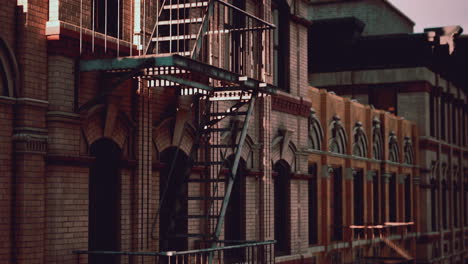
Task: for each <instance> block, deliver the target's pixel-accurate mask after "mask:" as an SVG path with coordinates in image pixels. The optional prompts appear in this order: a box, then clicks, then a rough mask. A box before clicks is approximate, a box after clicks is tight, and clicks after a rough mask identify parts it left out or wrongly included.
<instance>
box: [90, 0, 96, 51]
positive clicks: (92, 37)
mask: <svg viewBox="0 0 468 264" xmlns="http://www.w3.org/2000/svg"><path fill="white" fill-rule="evenodd" d="M94 1H96V0H93V3H92V5H93V6H92V7H91V9H92V14H91V16H92V21H91V23H92V32H91V34H92V36H91V50H92V52H93V53H94V33H95V31H94V12H95V11H94V7H95V3H94Z"/></svg>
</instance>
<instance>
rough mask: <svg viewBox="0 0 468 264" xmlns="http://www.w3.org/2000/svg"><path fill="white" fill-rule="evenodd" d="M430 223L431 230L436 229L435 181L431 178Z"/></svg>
mask: <svg viewBox="0 0 468 264" xmlns="http://www.w3.org/2000/svg"><path fill="white" fill-rule="evenodd" d="M431 224H432V231H437V181H436V179H434V178H432V179H431Z"/></svg>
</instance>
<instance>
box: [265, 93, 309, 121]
mask: <svg viewBox="0 0 468 264" xmlns="http://www.w3.org/2000/svg"><path fill="white" fill-rule="evenodd" d="M311 106H312V103H310V102H307V101H304V100H302V98H301V99H300V100H298V99H295V98H291V97H287V96H285V95H274V96H272V102H271V109H272V110H274V111H278V112H283V113H287V114H291V115H299V116H302V117H309V115H310V107H311Z"/></svg>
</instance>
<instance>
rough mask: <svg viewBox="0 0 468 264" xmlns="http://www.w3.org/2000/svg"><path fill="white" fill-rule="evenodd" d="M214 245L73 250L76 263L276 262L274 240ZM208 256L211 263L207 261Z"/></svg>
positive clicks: (200, 263)
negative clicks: (153, 249)
mask: <svg viewBox="0 0 468 264" xmlns="http://www.w3.org/2000/svg"><path fill="white" fill-rule="evenodd" d="M218 242H219V243H223V244H232V245H225V246H220V247H216V248H204V249H194V250H186V251H166V252H131V251H89V250H75V251H73V254H76V257H77V262H76V263H77V264H84V263H89V264H98V263H99V264H101V263H106V264H117V263H118V264H130V263H155V264H156V263H157V264H159V263H161V264H163V263H164V264H172V263H174V264H189V263H193V264H204V263H262V264H263V263H275V255H274V244H275V243H276V241H274V240H268V241H261V242H258V241H250V242H249V241H242V242H241V241H218ZM210 255H211V257H212V262H210Z"/></svg>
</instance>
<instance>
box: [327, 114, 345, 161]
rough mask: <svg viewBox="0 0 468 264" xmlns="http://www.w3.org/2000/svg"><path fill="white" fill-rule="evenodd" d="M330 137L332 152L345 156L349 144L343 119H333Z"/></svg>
mask: <svg viewBox="0 0 468 264" xmlns="http://www.w3.org/2000/svg"><path fill="white" fill-rule="evenodd" d="M330 135H331V136H330V144H329V146H330V151H331V152H335V153H340V154H345V153H346V146H347V144H348V142H347V140H346V132H345V130H344V128H343V125H342V123H341V118H340V117H339V116H338V115H335V116H334V117H333V121H332V122H331V124H330Z"/></svg>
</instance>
